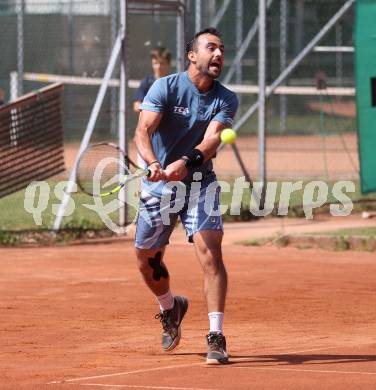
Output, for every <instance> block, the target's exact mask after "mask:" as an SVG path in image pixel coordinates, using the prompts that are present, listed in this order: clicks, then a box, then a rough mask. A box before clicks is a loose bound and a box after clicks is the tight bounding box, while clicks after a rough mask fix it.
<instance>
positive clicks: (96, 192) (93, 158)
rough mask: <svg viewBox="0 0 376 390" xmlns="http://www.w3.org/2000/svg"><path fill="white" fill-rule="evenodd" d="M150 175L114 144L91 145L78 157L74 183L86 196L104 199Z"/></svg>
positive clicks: (148, 171)
mask: <svg viewBox="0 0 376 390" xmlns="http://www.w3.org/2000/svg"><path fill="white" fill-rule="evenodd" d="M150 174H151V172H150V170H149V169H142V168H140V167H139V166H137V165H136V164H135V163H134V162H133V161H132V160H131V159H130V158H129V157H128V156H126V155H125V153H124V152H123V151H122V150H121V149H120V148H119V147H118V146H117V145H115V144H113V143H107V142H101V143H96V144H92V145H90V146H89V147H88V148H87V149H85V150H84V152H83V153H82V154H81V156H80V158H79V161H78V166H77V175H76V182H77V185H78V186H79V188H80V189H81V191H82V192H84V193H85V194H87V195H90V196H94V197H100V198H105V197H107V196H110V195H112V194H116V193H118V192H119V191H120V190H121V189H122V188H123V187H124V186H126V184H127V183H129V182H130V181H132V180H135V179H138V178H141V177H148V176H150Z"/></svg>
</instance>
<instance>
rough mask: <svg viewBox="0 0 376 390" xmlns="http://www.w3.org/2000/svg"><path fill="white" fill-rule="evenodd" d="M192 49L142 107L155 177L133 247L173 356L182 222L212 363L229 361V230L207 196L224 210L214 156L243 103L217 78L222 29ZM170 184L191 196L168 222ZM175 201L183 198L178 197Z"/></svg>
mask: <svg viewBox="0 0 376 390" xmlns="http://www.w3.org/2000/svg"><path fill="white" fill-rule="evenodd" d="M186 51H187V57H188V60H189V66H188V70H187V71H186V72H183V73H177V74H173V75H170V76H167V77H163V78H161V79H159V80H156V81H155V83H154V84H153V85H152V87H151V88H150V90H149V92H148V94H147V95H146V97H145V99H144V100H143V103H142V104H141V107H140V108H141V110H142V111H141V113H140V117H139V122H138V125H137V129H136V135H135V142H136V145H137V149H138V152H139V154H140V155H141V157H142V158H143V160H144V161H145V164H146V165H147V166H148V168H149V169H150V171H151V176H150V177H149V178H148V179H145V180H143V182H142V185H141V200H140V210H139V217H138V222H137V230H136V242H135V246H136V253H137V259H138V266H139V269H140V271H141V274H142V276H143V278H144V281H145V283H146V284H147V286H148V287H149V288H150V290H151V291H152V292H153V293H154V295H155V296H156V299H157V301H158V302H159V305H160V313H159V314H157V315H156V318H157V319H159V320H160V321H161V323H162V327H163V334H162V348H163V350H165V351H171V350H172V349H174V348H175V347H176V346H177V345H178V343H179V341H180V337H181V329H180V324H181V322H182V319H183V317H184V315H185V313H186V311H187V308H188V300H187V298H185V297H183V296H179V295H174V294H173V293H172V292H171V290H170V284H169V280H170V277H169V272H168V270H167V266H166V264H165V263H164V261H163V255H164V253H165V248H166V245H167V244H168V243H169V237H170V235H171V233H172V230H173V228H174V225H175V222H176V220H177V218H178V217H180V219H181V221H182V224H183V225H184V227H185V229H186V233H187V237H188V240H189V241H190V242H192V243H193V244H194V246H195V249H196V254H197V257H198V259H199V261H200V263H201V266H202V269H203V273H204V293H205V298H206V302H207V308H208V315H209V324H210V329H209V333H208V335H207V336H206V340H207V344H208V354H207V363H208V364H221V363H222V364H223V363H227V362H228V356H227V352H226V339H225V336H224V335H223V331H222V323H223V316H224V309H225V299H226V291H227V273H226V269H225V266H224V264H223V259H222V251H221V244H222V236H223V225H222V219H221V216H220V213H218V212H217V213H214V212H212V213H211V212H209V213H208V211H207V209H208V207H205V197H207V198H210V196H208V193H207V192H208V191H211V194H209V195H211V196H212V198H213V197H214V203H215V205H214V206H215V207H214V208H213V209H212V210H217V211H218V205H219V192H220V188H219V186H218V183H217V179H216V175H215V173H214V172H213V164H212V160H211V159H212V158H213V157H214V156H215V152H216V149H217V147H218V146H219V144H220V133H221V131H222V130H223V129H224V128H226V127H232V125H233V118H234V115H235V113H236V110H237V106H238V100H237V97H236V95H235V94H234V93H233V92H231V91H229V90H228V89H226V88H225V87H224V86H222V85H221V84H220V83H219V82H218V81H216V78H218V77H219V75H220V74H221V71H222V68H223V63H224V45H223V42H222V40H221V36H220V34H219V32H218V31H217V30H215V29H213V28H208V29H205V30H203V31H200V32H199V33H197V34H196V35H195V36H194V38H193V39H192V41H190V42H189V43H188V44H187V47H186ZM171 181H174V182H176V181H177V182H179V183H180V184H182V185H184V186H185V188H186V194H187V195H186V196H185V197H184V199H183V205H182V208H181V209H180V210H179V211H178V212H176V213H172V214H169V223H166V222H165V218H163V215H162V214H163V212H164V211H165V210H164V209H163V207H161V202H162V200H163V196H164V194H166V186H167V185H168V184H169V183H168V182H171ZM193 184H195V185H193ZM197 184H200V189H199V190H197V187H198V186H197ZM167 188H169V189H171V187H167ZM193 188H195V190H194V191H193ZM213 188H214V189H215V190H214V191H213ZM167 192H168V191H167ZM192 197H193V198H194V197H196V199H195V200H196V201H192ZM172 201H173V202H177V201H179V199H177V198H176V199H173V197H172ZM180 201H181V199H180Z"/></svg>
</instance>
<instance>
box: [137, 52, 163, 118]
mask: <svg viewBox="0 0 376 390" xmlns="http://www.w3.org/2000/svg"><path fill="white" fill-rule="evenodd" d="M150 58H151V67H152V68H153V74H151V75H149V76H147V77H145V78H144V79H143V80H142V81H141V84H140V86H139V87H138V89H137V92H136V94H135V95H134V97H133V110H134V111H135V112H137V113H138V112H140V105H141V103H142V101H143V100H144V97H145V96H146V94H147V93H148V91H149V89H150V87H151V86H152V85H153V83H154V81H155V80H158V79H160V78H161V77H164V76H167V75H168V74H169V73H170V65H171V52H170V51H169V50H168V49H166V48H164V47H155V48H154V49H152V50H151V51H150Z"/></svg>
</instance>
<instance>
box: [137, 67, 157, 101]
mask: <svg viewBox="0 0 376 390" xmlns="http://www.w3.org/2000/svg"><path fill="white" fill-rule="evenodd" d="M154 81H155V77H154V75H153V74H151V75H149V76H146V77H145V78H144V79H143V80H141V83H140V86H139V87H138V88H137V91H136V93H135V95H134V96H133V101H134V102H142V101H143V100H144V97H145V96H146V94H147V93H148V91H149V89H150V87H151V86H152V85H153V83H154Z"/></svg>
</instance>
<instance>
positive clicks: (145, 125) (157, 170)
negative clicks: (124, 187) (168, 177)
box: [134, 110, 165, 181]
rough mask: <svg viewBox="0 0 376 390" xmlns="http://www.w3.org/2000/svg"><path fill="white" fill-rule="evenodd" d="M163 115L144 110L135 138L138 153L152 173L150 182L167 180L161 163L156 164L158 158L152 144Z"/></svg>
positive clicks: (141, 113)
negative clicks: (153, 135) (152, 138)
mask: <svg viewBox="0 0 376 390" xmlns="http://www.w3.org/2000/svg"><path fill="white" fill-rule="evenodd" d="M162 115H163V114H162V113H161V112H153V111H147V110H142V111H141V112H140V116H139V119H138V124H137V128H136V132H135V137H134V141H135V143H136V147H137V150H138V153H139V154H140V156H141V157H142V159H143V160H144V161H145V162H146V164H147V165H148V168H149V169H150V171H151V175H150V176H149V178H148V179H149V180H150V181H159V180H164V178H165V174H164V171H163V170H162V167H161V166H160V164H159V162H156V161H157V158H156V156H155V153H154V150H153V146H152V144H151V136H152V134H153V133H154V132H155V131H156V130H157V128H158V125H159V123H160V121H161V119H162Z"/></svg>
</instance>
